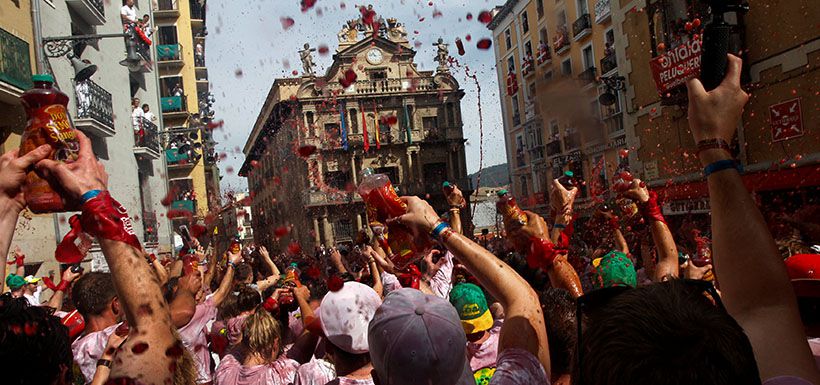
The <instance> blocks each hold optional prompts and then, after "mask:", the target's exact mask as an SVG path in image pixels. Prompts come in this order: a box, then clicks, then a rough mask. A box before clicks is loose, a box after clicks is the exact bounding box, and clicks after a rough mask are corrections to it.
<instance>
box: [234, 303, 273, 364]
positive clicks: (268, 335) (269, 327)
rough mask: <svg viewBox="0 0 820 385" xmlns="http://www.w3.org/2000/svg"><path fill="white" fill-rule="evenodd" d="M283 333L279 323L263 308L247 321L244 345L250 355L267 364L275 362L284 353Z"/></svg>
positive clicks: (243, 333) (252, 314) (243, 335)
mask: <svg viewBox="0 0 820 385" xmlns="http://www.w3.org/2000/svg"><path fill="white" fill-rule="evenodd" d="M281 341H282V331H281V328H280V326H279V322H278V321H276V319H275V318H273V316H272V315H271V314H270V313H268V311H267V310H265V309H264V308H262V307H259V308H258V309H257V310H256V311H255V312H253V313H251V315H249V316H248V318H246V319H245V329H244V330H243V331H242V344H243V345H244V346H245V348H247V350H248V353H249V354H252V355H257V356H258V357H259V358H261V359H262V360H264V361H266V362H273V361H275V360H276V357H278V356H279V354H280V353H281V352H282V344H281Z"/></svg>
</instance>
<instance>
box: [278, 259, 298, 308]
mask: <svg viewBox="0 0 820 385" xmlns="http://www.w3.org/2000/svg"><path fill="white" fill-rule="evenodd" d="M297 266H298V265H297V264H296V262H293V263H291V264H290V266H288V267H287V268H286V269H285V274H284V275H285V277H284V279H282V283H281V287H283V288H287V289H293V288H294V287H300V286H302V282H301V281H299V274H300V271H299V268H298V267H297ZM276 301H277V302H279V307H280V309H282V310H283V311H286V312H288V313H290V312H292V311H294V310H296V308H297V307H299V304H298V303H297V302H296V298H295V297H294V296H293V291H291V290H286V291H283V292H281V293H279V298H277V299H276Z"/></svg>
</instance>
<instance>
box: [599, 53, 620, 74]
mask: <svg viewBox="0 0 820 385" xmlns="http://www.w3.org/2000/svg"><path fill="white" fill-rule="evenodd" d="M615 68H618V58H617V57H616V56H615V51H614V50H613V51H612V52H611V53H610V54H609V55H606V56H604V58H603V59H601V73H602V74H606V73H609V71H612V70H614V69H615Z"/></svg>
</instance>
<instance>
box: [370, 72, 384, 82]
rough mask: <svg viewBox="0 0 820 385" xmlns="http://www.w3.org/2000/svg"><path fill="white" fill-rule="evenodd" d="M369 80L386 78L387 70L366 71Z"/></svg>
mask: <svg viewBox="0 0 820 385" xmlns="http://www.w3.org/2000/svg"><path fill="white" fill-rule="evenodd" d="M368 75H369V77H370V80H384V79H387V72H385V71H368Z"/></svg>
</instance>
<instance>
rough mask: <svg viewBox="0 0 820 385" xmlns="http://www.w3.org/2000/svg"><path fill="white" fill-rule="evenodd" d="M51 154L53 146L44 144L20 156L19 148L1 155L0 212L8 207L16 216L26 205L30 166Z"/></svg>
mask: <svg viewBox="0 0 820 385" xmlns="http://www.w3.org/2000/svg"><path fill="white" fill-rule="evenodd" d="M49 154H51V146H49V145H47V144H44V145H42V146H40V147H37V148H36V149H34V150H33V151H30V152H29V153H27V154H25V155H23V156H19V150H12V151H9V152H7V153H5V154H3V156H0V213H3V212H4V211H5V210H6V209H8V210H11V211H12V213H13V214H14V215H15V216H16V215H17V214H18V213H19V212H20V211H23V208H25V207H26V200H25V198H24V197H23V190H22V188H23V185H24V184H25V182H26V174H27V173H28V170H29V168H30V167H31V166H32V165H34V164H36V163H37V162H39V161H42V160H43V159H45V158H46V157H48V156H49Z"/></svg>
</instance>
